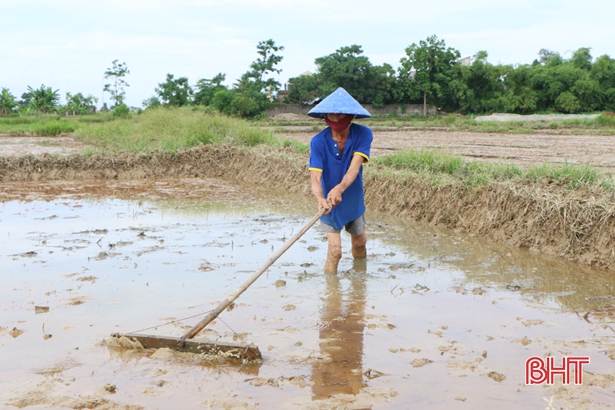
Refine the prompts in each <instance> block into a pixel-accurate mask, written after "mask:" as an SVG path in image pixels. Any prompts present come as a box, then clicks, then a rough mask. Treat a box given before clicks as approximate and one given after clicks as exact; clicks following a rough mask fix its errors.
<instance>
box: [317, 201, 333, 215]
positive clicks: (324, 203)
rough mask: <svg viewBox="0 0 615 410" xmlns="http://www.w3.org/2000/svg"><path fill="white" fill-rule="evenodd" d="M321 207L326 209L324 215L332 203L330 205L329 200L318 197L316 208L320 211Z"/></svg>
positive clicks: (329, 210)
mask: <svg viewBox="0 0 615 410" xmlns="http://www.w3.org/2000/svg"><path fill="white" fill-rule="evenodd" d="M323 208H324V209H326V210H327V212H325V215H326V214H328V213H329V212H331V208H333V205H331V202H329V201H327V200H326V199H325V198H318V210H319V211H320V210H321V209H323Z"/></svg>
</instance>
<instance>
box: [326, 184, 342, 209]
mask: <svg viewBox="0 0 615 410" xmlns="http://www.w3.org/2000/svg"><path fill="white" fill-rule="evenodd" d="M342 192H343V191H342V189H341V188H340V187H339V185H338V186H336V187H334V188H333V189H332V190H330V191H329V194H328V195H327V200H328V201H329V202H330V203H331V205H333V206H337V205H339V203H340V202H342Z"/></svg>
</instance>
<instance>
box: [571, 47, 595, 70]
mask: <svg viewBox="0 0 615 410" xmlns="http://www.w3.org/2000/svg"><path fill="white" fill-rule="evenodd" d="M590 50H591V48H588V47H581V48H579V49H578V50H577V51H575V52H574V54H573V55H572V58H571V59H570V63H572V65H573V66H575V67H576V68H580V69H582V70H587V71H589V70H591V69H592V55H591V54H590Z"/></svg>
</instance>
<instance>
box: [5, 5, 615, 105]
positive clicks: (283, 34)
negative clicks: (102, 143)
mask: <svg viewBox="0 0 615 410" xmlns="http://www.w3.org/2000/svg"><path fill="white" fill-rule="evenodd" d="M614 15H615V2H614V1H612V0H584V1H572V0H558V1H554V0H553V1H552V0H464V1H459V0H454V1H453V0H439V1H425V0H422V1H412V0H376V1H365V0H333V1H331V0H304V1H301V2H297V1H294V0H176V1H164V0H148V1H136V0H102V1H70V0H53V1H49V0H0V87H4V88H8V89H9V90H10V91H11V93H12V94H14V95H16V96H18V97H20V96H21V94H22V93H23V92H25V91H26V89H27V86H28V85H30V86H32V87H33V88H38V87H39V86H40V85H41V84H45V85H47V86H51V87H53V88H54V89H59V90H60V94H61V95H62V96H63V97H64V95H65V93H66V92H71V93H76V92H82V93H84V94H91V95H93V96H95V97H97V98H98V99H99V105H101V104H102V101H103V93H102V88H103V84H104V83H105V80H104V78H103V75H104V71H105V70H106V69H107V68H108V67H111V62H112V61H113V60H115V59H118V60H119V61H120V62H125V63H126V64H127V66H128V68H129V69H130V75H129V76H128V77H126V80H127V82H128V83H129V84H130V87H128V88H127V89H126V92H127V100H126V102H127V104H128V105H131V106H135V107H141V105H142V104H141V103H142V101H143V100H144V99H146V98H148V97H150V96H152V95H154V88H155V87H156V86H157V84H158V83H160V82H163V81H164V80H165V77H166V74H167V73H171V74H173V75H175V77H180V76H185V77H188V79H189V81H190V84H191V85H194V84H195V83H196V81H197V80H198V79H200V78H212V77H213V76H215V75H216V74H217V73H220V72H222V73H225V74H226V79H227V81H226V84H227V85H231V84H233V83H234V82H235V80H236V79H237V78H239V77H240V76H241V74H242V73H244V72H245V71H247V70H248V68H249V65H250V63H251V62H252V61H254V60H255V59H256V58H257V54H256V45H257V44H258V42H259V41H261V40H267V39H273V40H274V41H275V42H276V44H277V45H281V46H284V47H285V50H284V51H283V52H282V55H283V56H284V60H283V61H282V62H281V64H280V66H279V67H280V68H281V69H282V70H283V71H282V73H281V75H280V76H279V78H278V80H279V81H280V82H285V81H287V80H288V78H291V77H294V76H297V75H299V74H301V73H303V72H304V71H307V70H309V71H314V70H315V65H314V59H315V58H318V57H322V56H325V55H328V54H331V53H333V52H335V50H336V49H338V48H340V47H343V46H349V45H352V44H358V45H360V46H362V47H363V51H364V54H365V55H366V56H367V57H369V59H370V61H371V62H372V63H373V64H378V65H379V64H382V63H389V64H391V65H392V66H393V67H395V68H397V67H398V66H399V60H400V58H402V57H403V56H404V55H405V51H404V50H405V48H406V47H408V46H409V45H410V44H412V43H418V42H419V41H420V40H424V39H425V38H427V37H428V36H430V35H433V34H435V35H437V36H438V37H439V38H440V39H443V40H444V41H445V42H446V45H447V46H448V47H453V48H456V49H457V50H459V51H460V52H461V55H462V56H463V57H465V56H471V55H474V54H475V53H476V52H477V51H479V50H486V51H487V52H488V53H489V58H488V60H489V61H490V62H492V63H503V64H529V63H531V62H532V61H533V60H534V59H535V58H537V53H538V51H539V50H540V49H541V48H547V49H550V50H553V51H557V52H559V53H561V54H562V55H563V56H564V57H570V56H571V52H572V51H574V50H576V49H578V48H579V47H591V48H592V55H593V56H594V57H598V56H600V55H603V54H608V55H610V56H611V57H614V58H615V42H614V41H613V39H615V24H613V22H612V21H613V16H614ZM63 100H64V98H63ZM104 101H107V102H108V101H109V96H108V95H104Z"/></svg>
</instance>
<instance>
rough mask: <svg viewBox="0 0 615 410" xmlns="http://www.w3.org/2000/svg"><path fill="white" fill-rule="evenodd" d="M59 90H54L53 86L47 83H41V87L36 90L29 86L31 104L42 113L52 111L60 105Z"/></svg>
mask: <svg viewBox="0 0 615 410" xmlns="http://www.w3.org/2000/svg"><path fill="white" fill-rule="evenodd" d="M58 91H59V90H55V91H53V90H52V89H51V87H45V84H42V85H41V88H39V89H37V90H35V89H33V88H32V87H30V86H28V93H29V94H30V98H31V100H30V106H31V107H32V108H33V109H34V110H35V111H38V112H40V113H42V114H45V113H48V112H51V111H53V110H54V108H55V107H56V106H57V105H58V101H59V100H60V94H59V93H58Z"/></svg>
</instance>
